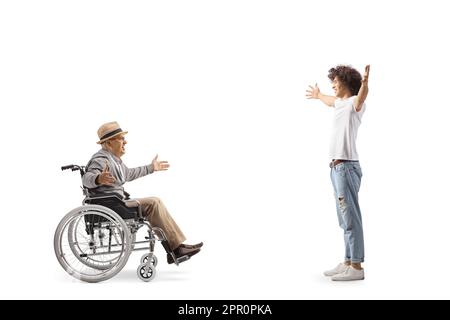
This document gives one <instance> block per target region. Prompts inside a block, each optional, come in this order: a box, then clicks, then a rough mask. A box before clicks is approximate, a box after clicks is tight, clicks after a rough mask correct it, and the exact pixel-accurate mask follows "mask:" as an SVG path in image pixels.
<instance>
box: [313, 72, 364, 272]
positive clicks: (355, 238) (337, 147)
mask: <svg viewBox="0 0 450 320" xmlns="http://www.w3.org/2000/svg"><path fill="white" fill-rule="evenodd" d="M369 71H370V66H369V65H367V66H366V68H365V72H364V76H363V77H361V74H360V73H359V72H358V71H357V70H356V69H354V68H352V67H350V66H343V65H339V66H337V67H335V68H331V69H330V70H329V73H328V78H329V79H330V80H331V81H332V86H333V90H334V92H335V96H327V95H324V94H322V93H321V92H320V90H319V87H318V86H317V84H316V85H315V86H314V87H312V86H309V87H310V90H306V97H307V98H308V99H320V101H322V102H323V103H325V104H326V105H327V106H330V107H333V108H334V117H333V126H332V136H331V145H330V159H331V163H330V168H331V173H330V176H331V181H332V183H333V188H334V193H335V198H336V211H337V215H338V220H339V226H340V227H341V228H342V229H343V230H344V243H345V256H344V262H342V263H340V264H338V265H337V266H336V267H335V268H334V269H331V270H328V271H325V272H324V274H325V275H326V276H331V279H332V280H335V281H349V280H363V279H364V269H363V268H362V267H361V263H362V262H364V237H363V226H362V218H361V210H360V208H359V203H358V192H359V187H360V184H361V177H362V172H361V167H360V165H359V161H358V153H357V151H356V137H357V134H358V128H359V125H360V124H361V119H362V116H363V114H364V111H365V109H366V105H365V103H364V101H365V100H366V98H367V94H368V92H369V87H368V81H369Z"/></svg>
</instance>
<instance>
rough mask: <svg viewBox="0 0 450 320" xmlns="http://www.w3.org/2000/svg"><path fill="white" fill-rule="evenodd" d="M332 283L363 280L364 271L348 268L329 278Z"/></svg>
mask: <svg viewBox="0 0 450 320" xmlns="http://www.w3.org/2000/svg"><path fill="white" fill-rule="evenodd" d="M331 280H333V281H353V280H364V269H361V270H358V269H355V268H353V267H348V268H347V270H345V271H344V272H342V273H339V274H336V275H334V276H332V277H331Z"/></svg>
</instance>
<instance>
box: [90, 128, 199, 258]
mask: <svg viewBox="0 0 450 320" xmlns="http://www.w3.org/2000/svg"><path fill="white" fill-rule="evenodd" d="M126 133H128V131H123V130H122V129H121V128H120V126H119V124H118V123H117V122H108V123H105V124H104V125H102V126H101V127H100V128H99V129H98V131H97V134H98V137H99V139H100V140H99V141H98V142H97V143H98V144H101V146H102V148H101V149H100V150H99V151H98V152H97V153H95V154H94V155H93V156H92V158H91V160H90V161H89V163H88V164H87V166H86V173H85V175H84V176H83V185H84V186H85V187H87V188H88V189H89V192H90V194H92V195H98V194H108V193H116V194H119V195H120V196H121V197H122V198H123V199H125V198H126V192H125V191H124V188H123V185H124V183H125V182H127V181H132V180H135V179H137V178H140V177H143V176H146V175H148V174H151V173H153V172H155V171H165V170H167V169H168V168H169V163H168V162H167V161H158V155H156V157H155V158H154V159H153V161H152V163H151V164H149V165H146V166H142V167H137V168H128V167H127V166H126V165H125V164H124V163H123V162H122V160H121V157H122V156H123V155H124V154H125V145H126V144H127V141H126V140H125V134H126ZM136 200H138V201H139V203H140V204H141V208H142V214H143V216H144V217H145V218H146V219H147V220H148V221H149V222H150V224H151V225H152V226H154V227H159V228H161V229H162V230H163V231H164V233H165V234H166V237H167V240H168V242H169V246H170V248H171V249H172V250H173V252H174V253H175V256H176V257H177V258H178V257H181V256H184V255H188V256H193V255H194V254H196V253H198V252H199V251H200V247H201V246H202V245H203V243H198V244H195V245H188V244H183V241H185V240H186V238H185V236H184V234H183V232H182V231H181V230H180V228H179V227H178V225H177V224H176V222H175V221H174V220H173V218H172V216H171V215H170V214H169V212H168V211H167V209H166V207H165V206H164V204H163V202H162V201H161V200H160V199H158V198H156V197H148V198H142V199H136ZM167 262H168V263H169V264H170V263H173V262H174V261H173V259H172V257H171V255H169V254H168V255H167Z"/></svg>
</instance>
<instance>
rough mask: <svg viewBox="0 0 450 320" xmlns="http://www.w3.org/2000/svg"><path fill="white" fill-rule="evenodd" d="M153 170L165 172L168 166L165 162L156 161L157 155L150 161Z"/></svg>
mask: <svg viewBox="0 0 450 320" xmlns="http://www.w3.org/2000/svg"><path fill="white" fill-rule="evenodd" d="M152 165H153V170H155V171H165V170H167V169H169V167H170V164H169V162H167V161H158V155H156V156H155V157H154V158H153V160H152Z"/></svg>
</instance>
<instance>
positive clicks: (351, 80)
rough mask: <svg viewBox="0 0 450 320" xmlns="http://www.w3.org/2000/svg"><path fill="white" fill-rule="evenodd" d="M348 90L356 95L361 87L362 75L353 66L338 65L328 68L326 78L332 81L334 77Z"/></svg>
mask: <svg viewBox="0 0 450 320" xmlns="http://www.w3.org/2000/svg"><path fill="white" fill-rule="evenodd" d="M336 77H337V78H338V80H339V81H340V82H341V83H342V84H343V85H344V86H345V87H346V88H348V89H349V90H350V92H351V93H352V95H357V94H358V91H359V88H360V87H361V80H362V76H361V74H360V73H359V72H358V70H356V69H355V68H352V67H351V66H344V65H338V66H337V67H335V68H331V69H330V70H328V78H329V79H330V80H331V81H333V80H334V79H335V78H336Z"/></svg>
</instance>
